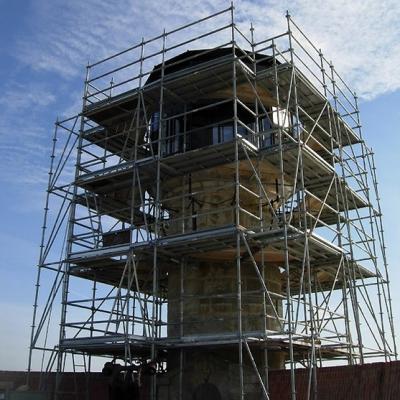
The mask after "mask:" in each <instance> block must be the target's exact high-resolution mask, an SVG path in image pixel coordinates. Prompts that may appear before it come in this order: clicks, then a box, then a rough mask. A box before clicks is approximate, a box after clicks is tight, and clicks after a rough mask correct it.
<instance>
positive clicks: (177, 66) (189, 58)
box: [146, 47, 272, 85]
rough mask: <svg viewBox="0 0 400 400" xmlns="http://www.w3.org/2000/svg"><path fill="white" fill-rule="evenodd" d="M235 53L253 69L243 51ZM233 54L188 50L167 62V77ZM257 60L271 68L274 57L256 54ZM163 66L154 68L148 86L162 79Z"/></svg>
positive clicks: (224, 50)
mask: <svg viewBox="0 0 400 400" xmlns="http://www.w3.org/2000/svg"><path fill="white" fill-rule="evenodd" d="M235 53H236V56H237V57H241V56H242V61H243V62H244V63H245V64H247V65H248V66H249V67H250V68H252V65H251V61H250V60H249V59H248V58H247V57H243V56H244V54H243V52H242V51H240V50H238V49H235ZM245 53H247V54H249V55H252V52H251V51H245ZM231 54H232V47H224V48H217V49H200V50H188V51H186V52H184V53H181V54H178V55H177V56H175V57H172V58H170V59H169V60H167V61H165V70H164V71H165V72H164V74H165V75H168V74H172V73H173V72H177V71H182V70H184V69H187V68H191V67H195V66H200V65H201V64H204V63H206V62H209V61H212V60H216V59H218V58H221V57H226V56H229V55H231ZM255 58H256V59H258V60H262V61H259V63H258V64H257V65H259V66H264V67H270V66H271V65H272V57H270V56H267V55H266V54H262V53H255ZM161 66H162V64H158V65H156V66H154V68H153V72H151V73H150V75H149V77H148V79H147V81H146V85H147V84H149V83H152V82H155V81H157V80H158V79H160V78H161Z"/></svg>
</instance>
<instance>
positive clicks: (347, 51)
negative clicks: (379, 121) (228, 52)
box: [19, 0, 400, 99]
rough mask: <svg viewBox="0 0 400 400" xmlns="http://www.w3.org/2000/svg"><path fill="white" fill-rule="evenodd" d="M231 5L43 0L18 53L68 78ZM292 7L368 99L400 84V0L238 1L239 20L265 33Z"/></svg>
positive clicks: (280, 25)
mask: <svg viewBox="0 0 400 400" xmlns="http://www.w3.org/2000/svg"><path fill="white" fill-rule="evenodd" d="M229 4H230V3H229V2H228V1H225V0H217V1H213V2H211V1H202V2H178V1H176V0H165V1H163V2H160V1H158V0H157V1H155V0H149V1H146V2H141V4H140V5H139V4H138V3H137V2H136V1H134V0H124V1H120V2H98V1H96V0H88V1H85V2H82V1H78V0H73V1H69V2H64V1H61V0H57V1H54V2H46V1H41V2H37V3H35V5H36V13H37V19H36V20H35V21H36V22H34V25H33V26H32V30H33V31H34V34H33V40H32V41H29V40H28V41H26V40H24V41H23V43H22V42H21V43H20V46H19V48H20V52H19V57H20V59H21V60H23V61H24V62H26V63H28V64H30V65H31V66H32V67H33V68H35V69H41V70H46V71H54V72H56V73H58V74H60V75H62V76H64V77H70V76H76V75H78V74H81V75H83V71H84V65H85V63H86V61H87V60H88V59H90V60H91V61H93V60H97V59H100V58H102V57H104V56H105V55H108V54H110V53H112V52H113V51H116V50H120V49H123V48H124V47H126V46H128V45H130V44H132V43H135V42H138V41H139V40H140V39H141V36H142V35H144V36H145V37H149V36H152V35H156V34H158V33H160V32H161V31H162V29H163V27H166V28H167V29H171V28H174V27H176V26H178V25H179V24H183V23H187V22H189V21H191V20H193V19H196V18H200V17H203V16H205V15H207V14H209V13H212V12H215V11H217V10H219V9H222V8H224V7H227V6H229ZM286 9H289V10H290V12H291V14H292V16H293V17H294V19H295V20H296V21H297V22H298V23H299V24H300V25H301V26H302V28H304V30H305V32H306V33H307V34H308V35H309V36H310V37H311V38H312V39H313V40H314V41H315V43H316V44H317V46H318V47H321V48H323V50H324V53H325V55H326V56H327V57H329V58H331V59H333V60H334V64H335V65H336V67H337V70H338V71H339V72H340V73H341V74H342V75H343V76H344V77H345V78H346V79H347V80H348V81H350V83H351V86H352V87H354V88H355V89H356V91H357V92H358V93H359V94H360V95H361V96H362V97H364V98H367V99H370V98H373V97H375V96H379V95H381V94H383V93H386V92H390V91H394V90H396V89H398V88H399V87H400V75H399V74H398V73H397V70H396V69H397V65H398V64H399V62H400V40H399V39H400V25H399V24H398V23H397V22H398V21H399V18H400V6H399V3H398V2H397V1H396V0H384V1H381V2H376V1H372V0H368V1H362V0H355V1H352V2H348V1H345V0H339V1H337V0H335V1H333V0H328V1H322V0H317V1H310V0H295V1H288V0H286V1H283V2H282V1H278V0H269V1H264V0H262V1H254V0H252V1H250V0H238V1H237V2H236V15H237V17H238V21H239V24H240V25H242V26H243V27H245V26H247V27H248V25H249V21H253V22H254V24H255V26H256V31H257V33H258V34H260V33H262V34H265V35H266V36H272V35H274V34H276V33H279V32H281V31H282V29H286V28H285V24H286V20H285V18H284V13H285V10H286Z"/></svg>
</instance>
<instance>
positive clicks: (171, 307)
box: [28, 5, 397, 400]
mask: <svg viewBox="0 0 400 400" xmlns="http://www.w3.org/2000/svg"><path fill="white" fill-rule="evenodd" d="M286 18H287V30H286V31H285V32H283V33H282V34H280V35H277V36H274V37H271V38H267V39H263V40H259V41H256V40H255V29H254V27H253V26H252V27H251V29H250V31H249V32H243V31H241V30H240V29H239V27H238V25H237V24H236V22H235V15H234V7H233V5H232V6H231V7H229V8H227V9H225V10H222V11H220V12H218V13H215V14H213V15H210V16H208V17H206V18H203V19H200V20H198V21H195V22H193V23H190V24H187V25H185V26H182V27H179V28H177V29H174V30H172V31H165V30H164V32H163V33H162V34H161V35H159V36H156V37H154V38H151V39H148V40H145V39H142V40H141V41H140V42H139V43H138V44H137V45H135V46H132V47H130V48H128V49H126V50H123V51H121V52H119V53H117V54H114V55H112V56H110V57H108V58H105V59H103V60H101V61H98V62H96V63H94V64H91V65H88V66H87V74H86V79H85V83H84V95H83V107H82V112H81V113H80V114H79V115H76V116H74V117H72V118H69V119H66V120H63V121H57V122H56V124H55V131H54V137H53V146H52V154H51V165H50V171H49V180H48V189H47V198H46V205H45V212H44V223H43V227H42V240H41V246H40V258H39V264H38V276H37V282H36V294H35V301H34V314H33V323H32V334H31V344H30V355H29V366H28V370H29V371H30V370H31V369H32V366H33V365H34V364H33V362H34V358H35V357H34V354H41V355H42V357H41V360H40V363H41V367H40V368H41V369H42V370H43V372H44V373H45V372H49V371H53V370H56V371H57V372H58V373H59V375H60V378H59V379H61V377H62V372H63V371H64V370H65V369H68V368H69V369H72V370H73V371H80V370H81V371H86V372H90V371H91V370H93V369H95V368H98V366H99V364H98V363H97V361H96V360H97V359H99V358H101V359H104V358H105V361H111V362H114V361H115V360H118V359H119V360H122V362H123V363H124V365H125V366H127V365H136V366H140V365H143V364H146V363H147V365H148V363H149V362H153V363H154V365H155V367H154V374H153V375H152V376H151V377H150V378H149V384H148V387H149V389H148V390H149V397H146V398H150V399H153V400H155V399H164V398H165V399H166V398H177V399H185V398H188V396H187V394H186V392H185V389H184V385H185V374H186V364H185V363H186V362H188V361H187V357H186V356H185V354H192V353H190V352H193V351H196V349H200V350H201V351H207V349H222V348H223V349H228V350H229V351H230V352H231V354H234V357H235V358H236V360H237V362H236V364H235V365H236V366H237V369H236V372H235V373H236V376H237V385H238V388H237V391H236V392H235V396H236V397H235V398H240V399H245V398H249V399H250V398H253V397H252V396H253V394H254V393H258V394H261V395H262V396H261V397H262V398H265V399H269V389H268V373H269V370H270V368H271V361H268V360H269V359H270V360H271V357H272V358H273V357H278V358H279V357H281V358H280V360H281V361H280V362H281V363H282V367H285V368H288V369H290V371H291V372H290V377H291V399H292V400H294V399H295V398H296V369H297V368H306V369H308V371H309V381H308V398H317V393H318V392H317V391H318V385H317V382H318V376H317V375H318V373H317V372H318V371H317V368H318V367H322V366H324V365H329V363H336V364H338V363H346V364H362V363H365V362H366V361H367V359H378V360H382V359H383V360H385V361H390V360H393V359H396V358H397V351H396V344H395V335H394V327H393V317H392V309H391V297H390V290H389V277H388V268H387V261H386V255H385V242H384V235H383V225H382V212H381V208H380V204H379V194H378V183H377V177H376V168H375V162H374V155H373V151H372V150H371V149H370V148H369V147H368V146H367V144H366V143H365V141H364V139H363V137H362V134H361V123H360V115H359V108H358V103H357V96H356V94H355V93H354V92H353V91H352V90H351V89H350V88H349V86H348V85H347V84H346V83H345V82H344V80H343V79H342V78H341V77H340V75H339V74H338V73H337V71H336V70H335V68H334V66H333V64H332V63H331V62H329V61H327V59H326V58H325V56H324V55H323V53H322V51H321V50H320V49H318V48H317V47H316V46H315V45H314V44H313V43H312V42H311V41H310V40H309V39H308V37H307V36H306V35H305V34H304V33H303V31H302V30H301V29H300V28H299V27H298V26H297V25H296V23H295V22H294V21H293V19H292V18H291V16H290V15H289V14H287V16H286ZM210 44H212V45H211V46H210ZM185 51H186V52H185ZM226 110H229V113H227V112H226ZM199 115H203V116H204V115H208V116H209V121H208V122H207V123H203V124H199V123H197V125H196V123H195V122H194V121H198V116H199ZM206 132H208V133H207V135H208V136H207V137H208V139H207V140H205V139H204V137H206ZM210 132H211V133H210ZM227 170H229V171H228V172H226V171H227ZM216 171H223V172H216ZM210 174H211V175H214V174H217V175H218V177H219V178H213V179H214V180H212V179H211V178H210ZM227 176H230V179H228V178H227ZM204 181H207V182H213V184H212V185H208V184H200V183H201V182H203V183H204ZM199 182H200V183H199ZM210 199H212V200H213V201H210ZM220 259H223V260H224V262H225V263H230V268H231V270H230V271H229V272H224V274H226V276H228V275H229V274H231V272H232V274H233V275H232V276H234V278H232V279H233V280H234V281H235V287H234V290H231V291H227V290H225V288H224V289H223V290H220V291H218V285H216V286H215V287H214V289H215V290H214V291H213V290H211V291H210V290H208V291H207V290H206V291H204V292H203V293H197V292H195V291H191V290H190V285H192V283H191V282H189V280H190V279H192V278H190V279H189V278H188V277H191V275H190V274H191V272H189V271H190V270H191V269H193V268H194V267H193V263H195V264H196V266H197V267H198V266H199V265H200V266H202V265H204V263H209V265H213V264H212V263H213V262H216V261H218V260H220ZM271 270H273V271H274V274H275V275H279V279H278V278H276V277H275V275H274V277H273V279H272V278H271V276H270V274H271V272H270V271H271ZM211 274H212V272H211ZM229 276H230V275H229ZM211 279H212V278H211ZM215 279H216V280H217V279H218V278H217V277H216V278H215ZM227 279H228V278H227ZM229 279H230V278H229ZM277 279H278V281H279V282H278V284H276V280H277ZM192 280H193V279H192ZM254 281H255V282H256V284H254ZM49 282H50V283H49ZM204 282H205V284H207V282H210V280H205V281H204ZM248 282H252V284H251V285H250V284H249V283H248ZM188 288H189V289H188ZM171 293H174V295H172V294H171ZM195 298H196V299H195ZM260 298H261V301H260ZM227 299H228V300H227ZM217 301H219V302H222V303H223V304H228V305H229V307H231V306H232V304H234V305H235V306H234V307H235V310H234V312H233V311H232V313H231V314H229V315H228V314H224V312H222V313H220V314H218V313H216V314H215V321H212V323H211V324H212V325H213V326H214V333H212V332H209V329H208V331H207V332H205V331H204V330H202V328H201V326H204V324H205V320H204V317H202V315H201V314H202V312H203V311H204V310H210V309H211V310H215V304H217ZM252 301H255V302H257V304H261V308H257V310H256V311H255V312H254V313H253V314H252V313H251V312H250V311H249V309H250V305H248V304H253V303H252ZM206 302H208V303H207V304H208V305H205V306H201V305H202V304H203V305H204V304H206ZM189 304H192V305H193V304H195V306H196V307H197V308H196V307H195V308H196V310H197V311H195V312H193V310H192V312H191V311H190V310H189V308H190V307H188V305H189ZM200 306H201V307H200ZM202 307H203V308H202ZM207 307H208V308H207ZM230 309H231V308H230ZM54 310H56V311H59V312H60V314H61V317H60V332H59V338H58V339H57V340H56V344H54V343H50V342H51V338H49V330H51V326H52V323H51V316H52V313H54ZM202 310H203V311H202ZM210 315H211V316H212V315H213V314H212V312H210V313H209V314H207V316H206V318H207V320H209V318H210ZM194 317H196V318H197V320H196V318H194ZM228 319H229V321H228ZM230 319H233V320H232V321H231V320H230ZM207 323H210V322H207ZM227 324H228V325H229V326H231V327H232V329H228V330H227V329H224V327H226V326H227ZM199 327H200V328H199ZM216 351H217V350H216ZM171 354H174V355H176V357H177V362H176V364H177V367H176V368H177V369H176V371H177V372H176V378H174V379H176V382H177V383H176V385H175V383H174V384H173V385H175V386H173V391H174V396H175V397H166V395H164V394H163V393H167V392H168V385H170V386H171V385H172V384H171V380H169V378H168V379H166V378H165V377H166V376H167V377H168V372H169V371H170V370H171V367H170V360H169V357H170V356H171ZM261 354H262V356H260V355H261ZM78 359H79V361H78ZM68 360H70V361H68ZM103 362H104V361H103ZM89 375H90V374H88V376H89ZM88 379H90V376H89V378H88ZM170 390H171V389H170ZM59 396H61V394H59ZM190 398H192V397H190ZM254 398H260V396H259V395H258V397H254Z"/></svg>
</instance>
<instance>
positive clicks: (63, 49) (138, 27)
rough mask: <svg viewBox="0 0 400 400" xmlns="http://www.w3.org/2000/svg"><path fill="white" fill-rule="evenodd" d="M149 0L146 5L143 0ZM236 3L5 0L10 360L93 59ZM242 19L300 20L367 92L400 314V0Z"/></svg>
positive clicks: (3, 159)
mask: <svg viewBox="0 0 400 400" xmlns="http://www.w3.org/2000/svg"><path fill="white" fill-rule="evenodd" d="M143 3H145V4H143ZM226 6H229V2H227V1H225V0H213V1H207V0H202V1H198V2H197V1H186V2H185V1H176V0H164V1H158V0H157V1H156V0H149V1H146V2H142V1H140V0H121V1H118V2H106V1H98V0H86V1H81V0H69V1H64V0H34V1H29V0H13V1H7V0H0V38H1V39H0V51H1V57H0V93H1V95H0V183H1V191H0V210H1V211H0V212H1V230H0V247H1V249H0V315H1V319H2V321H1V323H0V343H1V345H0V369H24V368H25V367H26V355H27V346H28V340H29V339H28V338H29V325H30V315H31V312H32V302H33V294H34V279H35V275H36V268H35V264H36V262H37V256H38V246H39V240H40V226H41V219H42V209H43V204H44V190H45V187H46V179H47V175H46V174H47V169H48V164H49V154H50V146H51V134H52V130H53V122H54V120H55V119H56V117H57V116H60V117H62V116H69V115H72V114H73V113H74V112H77V111H78V109H79V104H80V97H81V91H82V81H83V78H84V70H85V65H86V63H87V62H88V60H90V61H94V60H97V59H99V58H102V57H104V56H106V55H108V54H110V53H112V52H114V51H117V50H120V49H123V48H125V47H127V46H129V45H130V44H132V43H136V42H138V41H140V39H141V37H142V36H145V37H149V36H153V35H155V34H158V33H159V32H160V31H161V30H162V28H163V27H166V28H167V29H171V28H174V27H176V26H178V25H180V24H183V23H187V22H189V21H191V20H193V19H196V18H200V17H202V16H205V15H207V14H209V13H212V12H214V11H216V10H218V9H222V8H225V7H226ZM236 7H237V15H238V17H239V21H241V22H240V24H241V26H242V28H243V29H245V28H246V26H248V25H249V21H253V22H254V24H255V26H256V29H257V34H259V35H260V36H261V35H265V36H272V35H274V34H276V33H280V32H281V31H282V30H283V29H284V27H285V23H286V20H285V18H284V14H285V11H286V9H289V10H290V12H291V14H292V16H293V17H294V18H295V20H296V21H297V22H298V23H299V24H300V25H301V26H302V27H303V28H304V30H305V31H306V32H307V33H308V34H309V35H310V36H311V38H312V39H313V40H314V41H315V42H316V43H317V45H318V46H319V47H321V48H323V49H324V54H325V55H326V57H327V58H330V59H332V60H334V63H335V65H336V68H337V70H338V71H339V72H340V73H341V74H342V75H343V76H344V77H345V79H346V80H347V81H348V82H349V83H350V85H351V86H352V87H354V88H355V90H356V91H357V93H358V94H359V96H360V107H361V118H362V123H363V129H364V130H363V132H364V137H365V138H366V140H367V141H368V143H369V145H370V146H372V147H373V148H374V149H375V152H376V161H377V166H378V177H379V183H380V191H381V197H382V206H383V211H384V214H385V216H386V218H385V220H384V223H385V231H386V240H387V246H388V255H389V263H390V272H391V276H392V278H391V280H392V282H393V285H392V292H393V302H394V312H395V318H396V321H397V322H398V323H400V318H399V317H400V305H398V304H400V291H399V290H397V288H398V282H399V281H400V272H399V270H398V267H397V262H398V259H399V257H400V246H399V245H398V238H399V237H400V235H399V233H400V223H399V222H400V218H399V214H398V207H397V199H399V198H400V185H399V183H400V179H399V173H398V168H397V165H396V162H397V160H399V155H398V151H399V150H398V149H399V147H400V138H399V135H398V134H397V128H398V126H399V123H398V121H399V119H400V109H399V106H398V105H399V104H400V91H399V88H400V74H399V73H398V65H399V64H400V24H399V23H398V21H400V4H399V3H398V2H397V1H393V0H390V1H380V2H376V1H370V0H366V1H359V0H355V1H353V2H348V1H338V0H337V1H329V0H328V1H312V0H303V1H290V2H289V1H275V0H272V1H266V0H256V1H248V0H247V1H244V0H242V1H241V0H239V1H237V2H236Z"/></svg>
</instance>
